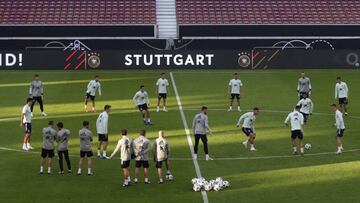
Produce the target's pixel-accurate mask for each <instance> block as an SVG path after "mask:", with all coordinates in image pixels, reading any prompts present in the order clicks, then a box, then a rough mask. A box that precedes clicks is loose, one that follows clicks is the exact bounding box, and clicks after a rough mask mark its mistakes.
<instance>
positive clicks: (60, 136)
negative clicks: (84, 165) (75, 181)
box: [56, 122, 71, 174]
mask: <svg viewBox="0 0 360 203" xmlns="http://www.w3.org/2000/svg"><path fill="white" fill-rule="evenodd" d="M57 127H58V130H59V131H58V132H57V135H56V142H57V143H58V145H57V150H58V151H57V153H58V157H59V167H60V171H59V174H64V164H63V159H64V158H65V161H66V165H67V168H68V173H71V164H70V158H69V151H68V141H69V138H70V130H68V129H66V128H64V124H63V123H62V122H58V123H57Z"/></svg>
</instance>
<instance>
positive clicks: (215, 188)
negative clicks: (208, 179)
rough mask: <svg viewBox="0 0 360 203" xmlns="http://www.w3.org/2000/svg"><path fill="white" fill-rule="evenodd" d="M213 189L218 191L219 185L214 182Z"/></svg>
mask: <svg viewBox="0 0 360 203" xmlns="http://www.w3.org/2000/svg"><path fill="white" fill-rule="evenodd" d="M213 189H214V190H215V191H219V190H221V187H220V185H218V184H215V185H214V188H213Z"/></svg>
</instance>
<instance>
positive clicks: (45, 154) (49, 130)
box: [40, 121, 56, 174]
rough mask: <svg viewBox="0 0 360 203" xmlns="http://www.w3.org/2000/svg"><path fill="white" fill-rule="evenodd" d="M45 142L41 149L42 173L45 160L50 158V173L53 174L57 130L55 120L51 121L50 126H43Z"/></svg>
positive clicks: (41, 172)
mask: <svg viewBox="0 0 360 203" xmlns="http://www.w3.org/2000/svg"><path fill="white" fill-rule="evenodd" d="M42 133H43V144H42V149H41V161H40V174H43V173H44V162H45V159H46V158H48V174H51V167H52V158H53V157H54V141H55V140H56V131H55V130H54V122H53V121H49V123H48V127H46V128H43V130H42Z"/></svg>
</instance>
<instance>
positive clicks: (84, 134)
mask: <svg viewBox="0 0 360 203" xmlns="http://www.w3.org/2000/svg"><path fill="white" fill-rule="evenodd" d="M89 125H90V123H89V121H84V122H83V128H82V129H80V130H79V137H80V160H79V169H78V171H77V175H81V168H82V165H83V162H84V157H85V156H86V158H87V161H88V176H91V175H93V172H92V156H93V152H92V141H93V138H92V136H93V134H92V132H91V131H90V130H89Z"/></svg>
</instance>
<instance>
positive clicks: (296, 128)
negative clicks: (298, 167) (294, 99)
mask: <svg viewBox="0 0 360 203" xmlns="http://www.w3.org/2000/svg"><path fill="white" fill-rule="evenodd" d="M228 86H229V94H230V96H231V98H230V105H229V109H228V111H229V112H230V111H233V102H234V100H235V99H236V100H237V110H238V112H241V108H240V92H241V88H242V86H243V83H242V81H241V80H240V79H239V75H238V74H237V73H235V74H234V78H233V79H231V80H230V82H229V84H228ZM168 88H169V82H168V80H167V79H166V77H165V73H162V74H161V77H160V78H159V79H158V80H157V82H156V93H157V94H158V103H157V108H156V111H157V112H159V111H160V103H161V100H163V108H162V110H163V111H164V112H167V109H166V99H167V95H168ZM97 91H98V93H99V96H101V85H100V81H99V77H98V76H95V79H94V80H91V81H90V82H89V83H88V86H87V91H86V96H85V112H88V100H89V99H90V100H91V101H92V108H91V111H92V112H96V108H95V96H96V92H97ZM311 91H312V86H311V82H310V79H309V78H308V77H306V76H305V73H301V77H300V78H299V80H298V87H297V92H298V96H299V98H300V101H299V102H298V103H297V104H296V106H295V108H294V110H293V112H291V113H289V115H288V116H287V117H286V119H285V122H284V123H285V124H286V125H287V124H288V123H290V124H291V141H292V147H293V154H294V155H296V154H297V151H298V148H300V153H301V154H302V155H303V154H304V141H303V137H304V136H303V135H304V128H303V126H304V125H305V124H306V123H307V120H308V117H309V116H310V115H311V114H312V112H313V108H314V104H313V102H312V100H311V99H310V96H311ZM348 93H349V90H348V86H347V84H346V83H345V82H344V81H342V79H341V78H340V77H337V81H336V85H335V99H338V100H339V105H340V108H339V109H338V108H337V105H336V104H332V105H331V110H332V111H333V112H334V113H335V121H336V123H335V126H336V127H337V131H336V140H337V145H338V150H337V152H336V153H337V154H340V153H342V151H343V150H344V148H343V146H342V143H341V138H342V137H343V135H344V131H345V125H344V119H343V114H345V116H347V114H348V113H347V108H346V106H347V104H348ZM43 95H44V89H43V83H42V81H40V79H39V75H35V76H34V80H33V81H32V82H31V85H30V89H29V98H28V99H27V102H26V105H25V106H24V107H23V110H22V114H21V119H20V126H21V127H24V129H25V135H24V143H23V147H22V149H23V150H25V151H29V150H32V149H34V148H33V147H32V146H31V145H30V137H31V131H32V126H31V120H32V117H33V113H32V112H33V107H34V103H35V102H36V101H37V102H38V103H39V104H40V109H41V116H47V114H46V113H45V112H44V107H43ZM133 102H134V105H135V106H136V107H137V108H138V109H139V111H140V113H141V117H142V119H143V122H144V125H152V124H153V123H152V122H151V119H150V111H149V106H150V102H149V95H148V93H147V92H146V90H145V86H144V85H141V86H140V88H139V91H138V92H136V93H135V95H134V97H133ZM110 111H111V106H110V105H105V107H104V111H103V112H102V113H101V114H100V115H99V117H98V119H97V121H96V129H97V134H98V146H97V157H98V158H104V159H111V158H113V157H114V156H115V154H116V153H117V152H118V151H120V159H121V168H122V169H123V175H124V184H123V186H129V185H130V182H131V179H130V175H129V170H128V168H129V166H130V160H131V159H135V161H136V164H135V166H136V169H135V178H134V182H135V183H137V182H138V179H137V177H138V175H139V171H140V168H141V167H143V168H144V177H145V181H144V182H145V183H146V184H147V183H150V181H149V179H148V173H149V170H148V169H149V157H150V150H151V146H150V141H149V140H148V139H147V138H146V131H145V130H141V131H140V132H139V137H138V138H136V139H134V140H132V139H130V138H129V137H128V135H127V130H126V129H121V138H120V139H119V140H118V143H117V146H116V148H115V150H114V152H113V153H112V154H111V155H110V156H107V154H106V153H107V152H106V150H107V146H108V119H109V113H110ZM259 113H260V109H259V108H258V107H254V108H253V110H252V111H251V112H247V113H245V114H243V115H241V116H240V118H239V120H238V122H237V124H236V126H237V127H240V125H241V124H242V132H243V133H244V134H245V135H246V136H247V139H246V140H245V141H244V142H242V144H243V145H244V146H245V147H246V148H247V147H248V145H250V151H256V148H255V138H256V130H255V121H256V116H257V115H258V114H259ZM207 114H208V108H207V107H206V106H203V107H202V108H201V112H200V113H198V114H196V115H195V116H194V119H193V123H192V131H193V135H194V137H195V145H194V155H193V159H197V153H198V145H199V141H200V140H201V141H202V143H203V145H204V152H205V159H206V160H207V161H209V160H213V158H211V157H210V156H209V149H208V140H207V134H208V133H210V134H211V133H212V131H211V129H210V127H209V121H208V115H207ZM54 126H55V124H54V122H53V121H49V123H48V127H45V128H44V129H43V145H42V152H41V164H40V165H41V166H40V174H43V173H44V171H43V170H44V169H43V165H44V161H45V158H47V157H48V173H49V174H50V173H51V167H52V158H53V157H54V142H55V141H56V142H57V143H58V144H57V152H58V158H59V166H60V171H59V173H60V174H64V167H63V159H64V158H65V160H66V163H67V167H68V172H69V173H71V164H70V158H69V152H68V140H69V136H70V130H68V129H66V128H64V124H63V123H62V122H58V123H57V124H56V126H57V129H58V131H56V130H55V129H54ZM89 126H90V122H89V121H84V122H83V128H82V129H80V130H79V139H80V160H79V168H78V171H77V174H78V175H81V172H82V165H83V161H84V158H85V157H86V158H87V161H88V175H92V174H93V173H92V156H93V153H92V141H93V134H92V132H91V131H90V130H89ZM296 139H299V144H297V143H296ZM101 148H102V154H101ZM169 151H170V150H169V143H168V142H167V140H166V139H165V136H164V131H162V130H161V131H159V137H158V138H157V139H156V140H155V142H154V145H153V154H154V160H155V162H156V168H157V170H158V171H157V172H158V176H159V183H163V179H162V163H163V162H164V163H165V164H166V168H167V172H166V179H167V180H172V179H173V176H172V175H171V173H170V163H169V159H168V156H169Z"/></svg>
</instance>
